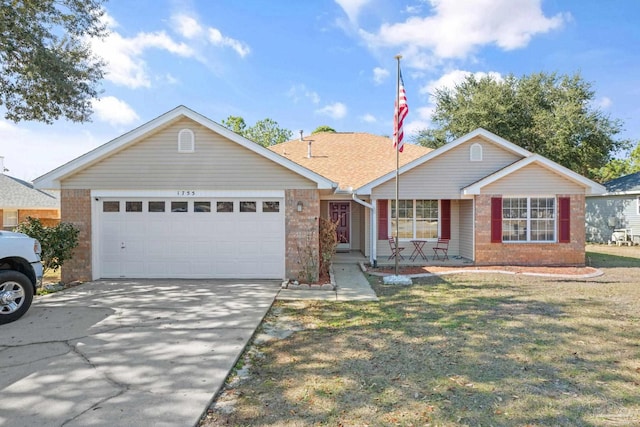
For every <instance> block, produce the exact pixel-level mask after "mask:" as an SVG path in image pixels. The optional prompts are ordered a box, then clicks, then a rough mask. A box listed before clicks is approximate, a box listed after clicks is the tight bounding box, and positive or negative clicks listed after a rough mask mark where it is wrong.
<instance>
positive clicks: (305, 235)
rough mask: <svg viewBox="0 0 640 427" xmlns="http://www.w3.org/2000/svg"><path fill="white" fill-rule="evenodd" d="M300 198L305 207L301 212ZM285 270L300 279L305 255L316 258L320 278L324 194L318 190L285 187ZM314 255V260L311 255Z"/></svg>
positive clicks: (287, 275)
mask: <svg viewBox="0 0 640 427" xmlns="http://www.w3.org/2000/svg"><path fill="white" fill-rule="evenodd" d="M298 202H302V211H301V212H298V209H297V206H298ZM285 209H286V211H285V234H286V237H285V245H286V247H285V258H286V259H285V274H286V277H287V278H289V279H300V278H301V277H300V275H301V273H302V271H303V270H304V262H305V259H306V261H307V262H310V261H311V262H315V265H316V277H315V279H314V280H317V279H318V265H319V261H320V251H319V241H318V232H319V218H320V195H319V194H318V191H317V190H286V191H285ZM309 256H312V257H313V260H309V259H307V257H309Z"/></svg>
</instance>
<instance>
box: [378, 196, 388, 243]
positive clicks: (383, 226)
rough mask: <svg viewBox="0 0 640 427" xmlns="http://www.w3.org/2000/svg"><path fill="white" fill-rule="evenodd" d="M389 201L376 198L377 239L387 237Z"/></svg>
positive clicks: (385, 238)
mask: <svg viewBox="0 0 640 427" xmlns="http://www.w3.org/2000/svg"><path fill="white" fill-rule="evenodd" d="M388 206H389V201H388V200H378V240H387V239H388V238H389V225H388V224H389V209H388Z"/></svg>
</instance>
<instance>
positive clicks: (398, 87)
mask: <svg viewBox="0 0 640 427" xmlns="http://www.w3.org/2000/svg"><path fill="white" fill-rule="evenodd" d="M395 59H396V61H397V62H398V72H397V73H396V74H397V77H396V118H395V123H396V128H399V123H400V60H401V59H402V55H396V56H395ZM398 130H399V129H395V133H396V135H395V138H396V140H395V143H396V144H395V147H396V260H395V261H396V263H395V267H396V269H395V275H396V276H397V275H398V270H399V268H398V256H399V255H398V254H399V253H400V251H399V250H398V247H399V243H400V215H399V213H400V206H399V204H398V203H399V201H398V189H399V182H400V180H399V177H398V170H399V169H400V143H399V141H398V137H399V136H400V135H399V132H398Z"/></svg>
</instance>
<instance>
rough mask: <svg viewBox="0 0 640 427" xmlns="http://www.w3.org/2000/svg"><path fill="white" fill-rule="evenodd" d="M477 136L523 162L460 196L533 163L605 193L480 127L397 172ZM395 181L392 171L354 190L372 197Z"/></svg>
mask: <svg viewBox="0 0 640 427" xmlns="http://www.w3.org/2000/svg"><path fill="white" fill-rule="evenodd" d="M477 137H480V138H482V139H484V140H485V141H488V142H491V143H494V144H497V145H499V146H500V147H502V148H503V149H504V150H507V151H509V152H511V153H514V154H516V155H519V156H522V157H523V159H522V160H520V161H517V162H515V163H513V164H511V165H510V166H507V167H506V168H503V169H502V170H500V171H497V172H495V173H492V174H490V175H488V176H487V177H485V178H484V179H482V180H479V181H477V182H475V183H473V184H471V185H470V186H468V187H466V188H464V189H461V192H462V195H471V194H478V193H476V191H479V189H480V188H481V187H483V186H485V185H488V184H490V183H492V182H494V181H496V180H498V179H500V178H503V177H504V176H506V175H508V174H510V173H513V172H515V171H516V170H519V169H521V168H523V167H524V166H526V165H528V164H531V163H532V162H538V163H540V164H541V165H543V166H544V167H546V168H548V169H550V170H553V171H555V172H556V173H559V174H560V175H563V176H566V177H567V178H568V179H570V180H571V181H574V182H576V183H578V184H580V185H582V186H583V187H586V189H587V194H589V193H591V194H601V193H602V192H604V187H602V186H601V185H600V184H598V183H596V182H594V181H591V180H590V179H588V178H585V177H583V176H582V175H579V174H577V173H575V172H573V171H572V170H569V169H567V168H565V167H564V166H561V165H559V164H557V163H555V162H553V161H551V160H549V159H547V158H546V157H543V156H540V155H538V154H533V153H532V152H530V151H528V150H525V149H524V148H522V147H520V146H519V145H516V144H514V143H513V142H510V141H507V140H506V139H504V138H502V137H500V136H498V135H496V134H494V133H492V132H489V131H488V130H486V129H482V128H478V129H476V130H473V131H471V132H469V133H468V134H466V135H463V136H461V137H460V138H458V139H456V140H454V141H452V142H449V143H447V144H445V145H443V146H442V147H439V148H437V149H436V150H433V151H431V152H430V153H428V154H426V155H424V156H422V157H420V158H418V159H416V160H414V161H412V162H409V163H407V164H405V165H404V166H402V167H400V169H399V171H398V172H399V173H400V174H403V173H404V172H407V171H409V170H411V169H413V168H415V167H418V166H420V165H422V164H424V163H426V162H428V161H430V160H432V159H434V158H437V157H439V156H441V155H443V154H444V153H446V152H448V151H450V150H452V149H454V148H456V147H458V146H460V145H462V144H464V143H466V142H468V141H470V140H472V139H474V138H477ZM394 178H395V171H393V172H390V173H387V174H385V175H383V176H381V177H379V178H377V179H375V180H373V181H371V182H369V183H368V184H366V185H364V186H362V187H360V188H359V189H358V190H357V193H358V194H363V195H364V194H371V191H372V189H373V188H375V187H377V186H379V185H381V184H383V183H385V182H387V181H389V180H391V179H394Z"/></svg>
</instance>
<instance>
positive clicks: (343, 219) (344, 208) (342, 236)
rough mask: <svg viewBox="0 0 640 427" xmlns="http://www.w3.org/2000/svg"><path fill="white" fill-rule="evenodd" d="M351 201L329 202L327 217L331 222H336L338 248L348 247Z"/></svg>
mask: <svg viewBox="0 0 640 427" xmlns="http://www.w3.org/2000/svg"><path fill="white" fill-rule="evenodd" d="M350 214H351V203H350V202H329V218H331V221H332V222H337V224H338V226H337V228H336V238H337V239H338V249H349V248H350V247H351V245H350V241H351V240H350V239H351V237H350V234H351V233H350V229H349V226H350V223H351V218H350Z"/></svg>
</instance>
